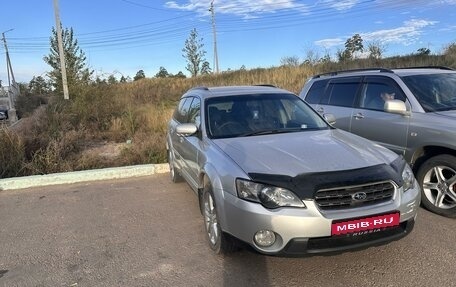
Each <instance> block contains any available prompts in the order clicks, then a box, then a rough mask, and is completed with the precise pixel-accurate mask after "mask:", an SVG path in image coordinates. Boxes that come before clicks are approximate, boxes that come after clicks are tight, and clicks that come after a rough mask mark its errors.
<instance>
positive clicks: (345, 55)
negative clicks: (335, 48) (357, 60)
mask: <svg viewBox="0 0 456 287" xmlns="http://www.w3.org/2000/svg"><path fill="white" fill-rule="evenodd" d="M363 51H364V46H363V39H362V38H361V36H360V35H359V34H355V35H353V36H352V37H351V38H348V39H347V41H345V50H344V51H339V52H338V53H337V56H338V58H339V60H342V61H344V60H351V59H353V57H354V55H355V53H356V52H363Z"/></svg>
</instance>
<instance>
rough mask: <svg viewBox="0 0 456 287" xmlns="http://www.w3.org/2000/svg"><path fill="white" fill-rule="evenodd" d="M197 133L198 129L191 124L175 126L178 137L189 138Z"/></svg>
mask: <svg viewBox="0 0 456 287" xmlns="http://www.w3.org/2000/svg"><path fill="white" fill-rule="evenodd" d="M196 132H198V127H197V126H196V125H195V124H193V123H188V124H179V125H177V126H176V133H177V134H178V135H180V136H184V137H187V136H191V135H194V134H196Z"/></svg>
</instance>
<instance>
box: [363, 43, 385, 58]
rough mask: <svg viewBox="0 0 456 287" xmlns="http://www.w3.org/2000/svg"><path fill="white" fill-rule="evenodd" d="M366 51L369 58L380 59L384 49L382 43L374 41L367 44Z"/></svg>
mask: <svg viewBox="0 0 456 287" xmlns="http://www.w3.org/2000/svg"><path fill="white" fill-rule="evenodd" d="M367 50H368V51H369V58H371V59H381V58H382V56H383V53H385V50H386V49H385V46H384V45H383V44H382V43H380V42H379V41H374V42H370V43H369V44H368V46H367Z"/></svg>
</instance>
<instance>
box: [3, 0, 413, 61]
mask: <svg viewBox="0 0 456 287" xmlns="http://www.w3.org/2000/svg"><path fill="white" fill-rule="evenodd" d="M122 1H124V0H122ZM124 2H125V1H124ZM130 2H131V1H130ZM283 3H285V2H283ZM375 3H377V2H376V1H374V0H364V1H360V2H358V5H357V6H356V7H354V8H352V9H351V10H348V11H346V12H343V13H341V12H340V11H337V10H335V9H334V8H331V7H329V6H322V7H319V8H315V9H312V10H311V12H310V13H309V14H308V15H305V14H303V12H302V11H296V10H289V11H284V12H280V13H275V14H271V15H268V17H267V19H265V18H257V19H242V18H239V17H238V18H235V17H230V18H227V17H226V16H225V15H224V14H219V15H221V17H219V21H218V23H217V24H218V25H217V28H218V31H219V32H221V33H236V32H241V31H259V30H270V29H280V28H286V27H294V26H298V25H306V24H311V23H318V22H319V21H322V19H324V21H335V20H338V19H339V18H340V17H341V15H343V16H344V18H346V17H350V18H354V17H361V16H363V15H365V14H366V13H367V12H369V11H372V10H373V9H374V8H379V7H378V6H375V5H373V4H375ZM382 3H383V6H382V7H383V8H382V7H380V8H381V9H391V7H393V8H394V9H396V10H399V9H402V8H405V7H409V5H410V4H406V3H404V2H400V1H399V2H396V1H393V0H385V1H383V2H382ZM276 4H277V2H276V3H275V4H270V5H276ZM381 9H380V11H381ZM376 12H378V10H376ZM192 17H193V16H192V15H189V14H185V15H181V16H178V17H173V18H169V19H165V20H161V21H156V22H152V23H146V24H141V25H136V26H129V27H122V28H117V29H110V30H104V31H97V32H90V33H83V34H76V38H77V39H78V40H79V41H78V42H79V43H80V45H81V46H83V47H84V48H102V47H106V48H108V47H113V46H121V47H119V48H122V49H124V48H128V47H134V46H137V45H138V44H147V43H149V44H150V45H161V44H166V43H170V42H173V41H177V40H184V37H185V36H186V35H188V31H190V30H191V29H192V28H197V29H198V31H200V33H203V34H204V33H209V29H210V28H209V26H208V25H207V23H206V22H195V21H190V20H191V19H192ZM177 20H184V21H186V20H189V21H186V22H179V23H178V25H176V21H177ZM266 20H267V21H266ZM213 31H214V29H213ZM10 47H11V50H13V51H18V52H24V51H36V50H40V49H48V48H49V37H33V38H10ZM214 62H215V61H214Z"/></svg>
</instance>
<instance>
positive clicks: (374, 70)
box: [312, 68, 394, 79]
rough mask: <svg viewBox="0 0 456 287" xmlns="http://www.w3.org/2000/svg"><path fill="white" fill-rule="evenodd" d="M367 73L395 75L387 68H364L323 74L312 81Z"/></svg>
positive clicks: (314, 77)
mask: <svg viewBox="0 0 456 287" xmlns="http://www.w3.org/2000/svg"><path fill="white" fill-rule="evenodd" d="M367 71H371V72H382V73H394V72H393V71H392V70H390V69H386V68H362V69H351V70H341V71H335V72H329V73H323V74H319V75H316V76H313V77H312V79H317V78H321V77H325V76H336V75H339V74H345V73H353V72H367Z"/></svg>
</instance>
